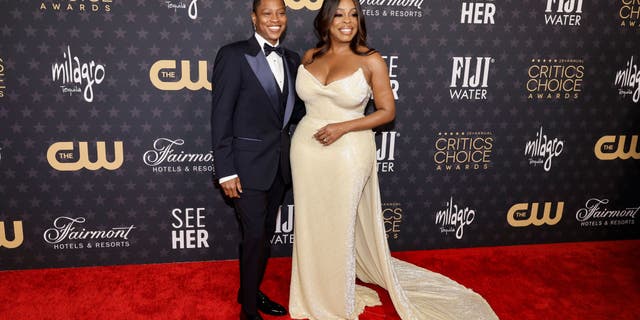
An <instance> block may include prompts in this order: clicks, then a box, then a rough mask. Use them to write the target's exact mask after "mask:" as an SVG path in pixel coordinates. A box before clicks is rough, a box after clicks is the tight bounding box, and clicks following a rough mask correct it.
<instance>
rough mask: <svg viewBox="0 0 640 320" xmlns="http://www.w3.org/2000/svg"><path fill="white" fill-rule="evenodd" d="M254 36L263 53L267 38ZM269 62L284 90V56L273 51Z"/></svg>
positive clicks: (234, 176)
mask: <svg viewBox="0 0 640 320" xmlns="http://www.w3.org/2000/svg"><path fill="white" fill-rule="evenodd" d="M254 36H255V37H256V40H258V44H259V45H260V49H261V50H262V54H264V44H265V43H268V42H267V40H265V39H264V38H263V37H262V36H261V35H259V34H258V33H257V32H256V33H254ZM279 44H280V40H278V42H276V45H275V46H274V47H277V46H278V45H279ZM269 45H271V43H269ZM267 62H268V63H269V68H271V72H272V73H273V76H274V77H275V78H276V82H277V83H278V87H280V91H282V90H283V88H284V61H283V60H282V57H281V56H279V55H278V54H277V53H275V52H271V53H270V54H269V55H268V56H267ZM237 177H238V175H237V174H234V175H230V176H226V177H222V178H220V180H218V182H220V183H223V182H226V181H229V180H233V179H235V178H237Z"/></svg>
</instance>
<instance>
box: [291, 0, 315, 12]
mask: <svg viewBox="0 0 640 320" xmlns="http://www.w3.org/2000/svg"><path fill="white" fill-rule="evenodd" d="M322 1H323V0H284V3H285V4H286V5H287V6H288V7H289V8H291V9H293V10H300V9H302V8H307V9H309V10H318V9H320V7H321V6H322Z"/></svg>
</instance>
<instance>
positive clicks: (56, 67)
mask: <svg viewBox="0 0 640 320" xmlns="http://www.w3.org/2000/svg"><path fill="white" fill-rule="evenodd" d="M62 56H63V57H64V59H65V60H64V61H63V62H61V63H54V64H53V65H52V66H51V77H52V79H53V81H54V82H62V85H61V86H60V88H61V90H62V93H65V94H67V93H68V94H69V95H73V94H74V93H80V92H82V93H83V98H84V100H85V101H86V102H93V86H94V85H99V84H101V83H102V81H103V80H104V77H105V75H106V73H105V69H104V65H101V64H97V63H95V61H93V60H91V61H90V62H88V63H86V62H80V58H78V56H72V55H71V48H70V47H69V46H67V51H66V52H63V53H62ZM83 86H84V88H81V87H83Z"/></svg>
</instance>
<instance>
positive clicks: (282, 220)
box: [271, 204, 295, 245]
mask: <svg viewBox="0 0 640 320" xmlns="http://www.w3.org/2000/svg"><path fill="white" fill-rule="evenodd" d="M294 210H295V206H294V205H293V204H287V205H281V206H280V208H278V216H277V217H276V228H275V230H274V233H273V237H271V244H273V245H283V244H293V219H294V217H293V212H294Z"/></svg>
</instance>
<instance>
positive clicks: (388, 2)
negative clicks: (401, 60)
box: [316, 0, 424, 18]
mask: <svg viewBox="0 0 640 320" xmlns="http://www.w3.org/2000/svg"><path fill="white" fill-rule="evenodd" d="M316 2H317V3H322V1H320V0H316ZM423 3H424V0H360V5H361V6H362V12H363V14H364V15H365V16H373V17H377V16H382V17H398V18H404V17H408V18H421V17H422V4H423Z"/></svg>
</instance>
